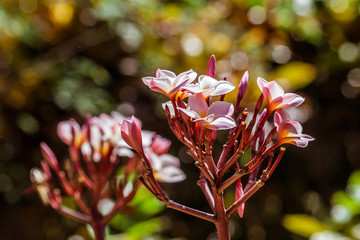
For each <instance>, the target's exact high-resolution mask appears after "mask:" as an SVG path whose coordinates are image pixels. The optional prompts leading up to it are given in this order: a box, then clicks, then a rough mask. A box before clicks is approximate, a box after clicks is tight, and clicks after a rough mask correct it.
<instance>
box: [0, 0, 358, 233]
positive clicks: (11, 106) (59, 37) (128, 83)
mask: <svg viewBox="0 0 360 240" xmlns="http://www.w3.org/2000/svg"><path fill="white" fill-rule="evenodd" d="M359 11H360V5H359V1H357V0H354V1H343V2H342V1H339V3H336V1H311V0H308V1H282V0H279V1H272V0H269V1H260V0H259V1H235V0H233V1H231V0H228V1H226V0H217V1H205V0H198V1H187V0H182V1H160V0H149V1H145V0H137V1H125V0H118V1H115V0H102V1H100V0H97V1H95V0H94V1H90V0H78V1H75V0H73V1H66V0H60V1H50V0H48V1H47V0H29V1H23V0H18V1H15V0H5V1H1V3H0V213H1V218H0V236H1V237H0V238H1V239H4V240H7V239H9V240H10V239H67V237H68V236H70V235H72V234H74V233H75V231H76V229H77V228H79V227H80V225H79V224H75V223H72V222H70V223H69V222H67V221H66V220H64V218H62V217H60V216H58V215H57V213H55V211H53V210H52V209H51V208H50V207H45V206H43V205H42V204H41V201H40V199H39V198H38V196H37V195H36V194H35V193H33V194H30V195H24V194H23V193H24V191H25V190H26V189H27V188H29V187H30V186H31V183H30V180H29V177H28V175H29V174H28V172H29V171H30V169H31V168H32V167H35V166H39V162H40V160H41V155H40V151H39V143H40V142H41V141H45V142H47V143H48V145H50V146H51V148H52V149H55V153H56V154H57V156H58V158H59V159H61V158H62V156H65V152H64V149H65V148H64V146H63V145H62V143H61V142H60V141H59V139H58V138H57V136H56V124H57V122H59V121H61V120H66V119H69V118H75V119H76V120H78V121H79V122H82V121H83V120H82V119H83V117H84V116H85V115H86V113H88V112H89V113H92V114H94V115H98V114H100V113H101V112H105V113H110V112H111V111H112V110H118V111H120V112H122V113H124V114H126V115H132V114H134V115H135V116H136V117H138V118H139V119H141V121H142V123H143V128H144V129H148V130H153V131H156V132H158V133H159V134H161V135H163V136H166V137H167V138H170V139H171V140H173V145H172V148H171V152H172V154H174V155H179V157H180V159H181V160H182V169H183V170H184V172H186V174H187V176H188V177H187V180H185V181H184V182H182V183H176V184H166V185H164V186H165V188H166V189H167V192H168V193H169V195H170V196H171V197H172V198H173V199H175V200H177V201H178V202H181V203H184V204H186V205H190V206H193V207H198V208H200V209H203V210H206V209H207V208H206V205H205V203H204V200H203V198H202V195H201V192H200V191H199V189H198V187H197V186H196V184H195V183H196V182H195V181H196V180H197V172H196V168H195V167H194V166H193V163H192V162H191V161H190V160H189V158H188V157H187V156H186V154H184V148H183V147H182V146H181V145H180V143H179V141H177V140H176V139H175V137H174V136H173V135H172V133H171V132H170V129H169V128H168V126H167V121H166V119H165V118H164V117H165V114H164V113H163V112H162V109H161V104H160V103H162V102H164V101H165V100H166V99H165V98H164V97H163V96H160V94H156V93H152V92H151V91H150V90H149V89H148V88H147V87H146V86H145V85H143V84H142V81H141V77H144V76H152V75H154V74H155V71H156V69H157V68H158V67H159V68H162V69H169V70H172V71H174V72H176V73H180V72H183V71H186V70H188V69H190V68H192V69H194V70H195V71H197V72H198V73H199V75H200V74H205V73H206V66H207V62H208V59H209V57H210V56H211V55H212V54H215V55H216V57H217V60H218V65H217V66H218V71H217V74H218V78H219V79H220V78H222V77H224V76H227V78H228V79H229V80H230V81H232V82H233V83H234V84H236V83H237V82H238V81H239V80H240V78H241V76H242V74H243V72H244V71H245V70H248V71H249V73H250V81H251V82H250V86H249V90H248V91H249V92H248V93H247V94H248V97H247V98H246V99H245V100H246V102H247V103H251V102H253V101H255V99H256V98H255V96H256V95H257V94H258V93H259V91H258V90H257V87H256V84H255V82H256V78H257V77H258V76H261V77H263V78H265V79H267V80H276V79H277V80H278V82H279V83H280V84H281V85H282V86H283V87H284V88H285V89H286V91H296V92H297V93H298V94H300V95H302V96H303V97H305V99H306V103H305V104H304V105H303V107H302V108H301V111H300V112H298V114H297V118H299V119H300V120H302V121H303V127H304V132H305V133H307V134H310V135H311V136H313V137H315V139H316V140H315V141H314V142H311V143H310V144H309V146H308V147H307V148H305V149H300V148H296V147H293V146H292V147H289V148H288V149H287V151H286V153H285V156H284V158H283V160H282V161H281V164H280V165H279V166H278V168H277V169H276V171H275V173H274V175H273V176H272V177H271V179H270V180H269V181H268V182H267V184H266V186H265V187H264V188H262V189H261V190H260V191H259V192H258V193H256V194H255V196H253V197H252V198H251V199H250V200H249V201H248V202H247V203H246V209H245V216H244V218H243V219H241V220H240V219H239V218H238V217H234V218H233V221H232V223H231V229H233V230H232V231H233V235H234V239H249V240H252V239H254V240H255V239H256V240H262V239H304V238H303V237H300V236H298V235H296V234H294V233H290V232H289V231H287V230H286V229H285V228H284V227H283V224H282V219H283V217H284V216H285V215H286V214H294V213H304V214H309V215H314V216H315V217H316V218H317V219H320V220H324V219H326V218H327V216H329V207H330V206H331V200H330V199H331V196H332V194H333V193H334V192H335V191H337V190H340V189H344V188H345V185H346V181H347V179H348V177H349V175H350V173H351V172H353V171H354V170H356V169H358V168H359V165H360V161H359V154H360V130H359V126H360V119H359V118H360V114H359V113H360V109H359V107H360V106H359V103H360V101H359V89H360V88H359V87H360V67H359V63H360V57H359V55H360V31H359V24H360V17H359ZM233 197H234V194H233V193H229V194H228V195H227V198H228V199H230V200H231V199H232V198H233ZM309 199H310V200H309ZM311 199H312V200H311ZM314 199H315V200H314ZM230 200H229V201H230ZM315 205H316V206H318V210H316V211H314V206H315ZM162 214H163V215H164V216H165V217H167V218H168V219H169V220H171V223H172V224H170V225H169V226H168V228H167V230H165V231H164V232H163V235H164V236H167V237H169V238H174V237H185V238H188V239H214V234H213V232H214V228H213V226H212V225H211V224H210V223H206V222H203V221H202V220H198V219H194V218H193V217H190V216H187V215H184V214H182V213H178V212H175V211H173V210H165V211H164V212H163V213H162Z"/></svg>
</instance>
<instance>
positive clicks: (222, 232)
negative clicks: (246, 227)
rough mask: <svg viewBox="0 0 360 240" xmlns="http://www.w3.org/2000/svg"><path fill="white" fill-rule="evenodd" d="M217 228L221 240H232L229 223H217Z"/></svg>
mask: <svg viewBox="0 0 360 240" xmlns="http://www.w3.org/2000/svg"><path fill="white" fill-rule="evenodd" d="M215 227H216V230H217V232H218V236H219V240H230V233H229V222H228V221H226V222H225V221H221V222H217V223H215Z"/></svg>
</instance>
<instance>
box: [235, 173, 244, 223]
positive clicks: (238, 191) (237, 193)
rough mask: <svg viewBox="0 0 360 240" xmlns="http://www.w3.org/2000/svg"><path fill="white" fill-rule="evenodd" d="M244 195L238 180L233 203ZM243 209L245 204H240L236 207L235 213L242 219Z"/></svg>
mask: <svg viewBox="0 0 360 240" xmlns="http://www.w3.org/2000/svg"><path fill="white" fill-rule="evenodd" d="M243 195H244V190H243V188H242V184H241V178H239V179H238V180H237V181H236V190H235V201H237V200H239V199H241V197H242V196H243ZM244 209H245V203H243V204H241V205H240V207H238V209H237V212H238V214H239V216H240V217H241V218H242V217H243V215H244Z"/></svg>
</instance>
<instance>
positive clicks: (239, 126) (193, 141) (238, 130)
mask: <svg viewBox="0 0 360 240" xmlns="http://www.w3.org/2000/svg"><path fill="white" fill-rule="evenodd" d="M215 75H216V61H215V57H214V56H212V57H211V58H210V61H209V65H208V69H207V74H206V75H201V76H199V77H198V78H197V81H195V80H196V77H197V73H195V72H194V71H192V70H189V71H186V72H183V73H181V74H179V75H176V74H175V73H173V72H171V71H168V70H160V69H158V70H157V72H156V76H155V77H145V78H143V79H142V80H143V82H144V84H146V85H147V86H148V87H149V88H150V89H151V90H153V91H155V92H159V93H162V94H164V95H166V96H167V97H168V98H169V102H166V103H164V104H163V106H164V109H165V112H166V116H167V119H168V122H169V126H170V128H171V130H172V131H173V133H174V134H175V135H176V137H177V138H178V139H179V140H180V141H181V142H182V143H183V144H185V145H186V146H187V147H188V154H189V155H190V156H191V157H192V158H193V159H194V161H195V165H196V166H197V167H198V169H199V174H200V177H199V181H198V185H199V186H200V188H201V190H202V191H203V193H204V196H205V197H206V199H207V201H208V203H209V206H210V207H211V209H212V213H206V212H203V211H199V210H197V209H193V208H190V207H187V206H184V205H182V204H179V203H176V202H174V201H172V200H170V199H169V198H168V197H167V196H166V195H165V194H164V192H163V190H162V189H161V187H160V186H159V184H158V183H157V181H156V179H155V178H154V174H152V172H153V168H154V167H153V166H152V164H151V161H150V160H149V159H148V157H147V155H146V154H145V149H144V148H143V146H142V145H141V129H140V127H139V124H138V122H137V120H136V119H134V118H133V119H132V120H131V121H129V122H128V123H129V125H127V126H126V127H125V126H124V127H123V128H122V136H123V139H124V140H125V141H126V142H127V143H128V144H129V145H130V146H131V147H133V148H134V149H135V150H136V151H137V152H138V153H139V155H140V156H141V158H142V159H143V161H144V165H145V167H146V169H147V172H148V174H147V176H146V178H145V179H144V178H143V179H141V180H142V182H143V183H144V185H145V186H146V187H147V188H148V189H149V190H150V192H151V193H153V194H154V196H156V197H157V198H158V199H159V200H160V201H162V202H164V203H166V204H167V206H168V207H170V208H174V209H177V210H179V211H182V212H185V213H188V214H191V215H193V216H196V217H199V218H202V219H205V220H208V221H210V222H213V223H214V224H215V225H216V228H217V230H218V234H219V238H220V239H230V236H229V233H228V222H229V218H230V217H231V216H232V215H233V214H234V213H235V212H236V211H238V213H239V215H240V217H242V216H243V211H244V204H245V201H246V200H248V199H249V197H251V196H252V195H253V194H254V193H255V192H256V191H257V190H258V189H260V188H261V187H262V186H263V185H264V182H265V181H266V180H267V179H268V178H269V177H270V176H271V175H272V173H273V172H274V170H275V168H276V166H277V165H278V163H279V161H280V159H281V158H282V156H283V154H284V151H285V148H284V147H283V145H284V144H292V145H296V146H299V147H306V146H307V144H308V142H309V141H312V140H313V138H312V137H311V136H309V135H306V134H303V133H302V126H301V125H300V123H299V122H297V121H293V120H291V119H290V115H289V114H288V113H287V112H286V110H285V109H287V108H294V107H297V106H299V105H300V104H301V103H303V101H304V98H303V97H301V96H299V95H297V94H294V93H285V92H284V90H283V89H282V88H281V86H280V85H278V84H277V83H276V82H275V81H271V82H267V81H266V80H264V79H262V78H258V79H257V84H258V86H259V88H260V90H261V92H262V94H261V95H260V97H259V98H258V100H257V103H256V105H255V108H254V109H253V111H252V113H251V114H250V112H248V109H247V108H245V107H241V100H242V99H243V97H244V95H245V92H246V89H247V85H248V79H249V75H248V73H247V72H245V74H244V75H243V77H242V79H241V81H240V83H239V86H238V95H237V99H236V103H235V104H233V103H230V102H226V101H224V99H225V96H226V94H228V93H230V92H231V91H233V90H235V86H234V85H233V84H231V83H230V82H228V81H227V80H226V79H224V80H220V81H219V80H216V79H215ZM264 100H265V101H266V103H267V107H265V108H264V107H263V101H264ZM271 119H273V121H270V120H271ZM266 125H269V126H270V127H265V126H266ZM271 125H272V127H271ZM219 130H227V131H228V133H229V134H228V138H227V141H226V143H225V144H224V145H223V149H222V152H221V154H220V157H219V158H218V159H215V158H214V154H213V149H214V143H215V140H216V138H217V133H218V131H219ZM246 149H250V150H251V159H249V160H248V161H247V163H245V164H243V165H240V163H239V160H240V158H241V157H242V156H243V154H244V152H245V150H246ZM235 183H236V194H235V196H236V199H235V201H234V203H233V204H232V205H231V206H229V207H228V208H226V207H225V206H224V202H223V192H224V191H225V190H226V189H227V188H228V187H229V186H231V185H232V184H235ZM243 186H245V187H243Z"/></svg>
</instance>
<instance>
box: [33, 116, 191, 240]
mask: <svg viewBox="0 0 360 240" xmlns="http://www.w3.org/2000/svg"><path fill="white" fill-rule="evenodd" d="M132 119H133V118H132ZM132 119H126V118H125V117H124V116H123V115H121V114H120V113H117V112H112V114H111V115H107V114H101V115H100V116H99V117H92V116H88V117H87V118H86V121H85V123H84V124H83V125H82V126H80V125H79V124H78V123H77V122H76V121H75V120H73V119H71V120H69V121H64V122H60V123H59V124H58V128H57V132H58V136H59V137H60V139H61V140H62V141H63V142H64V143H65V144H66V145H67V146H68V152H69V158H68V159H66V160H65V161H64V164H63V167H62V166H60V164H59V162H58V160H57V158H56V156H55V154H54V153H53V151H52V150H51V149H50V148H49V147H48V145H47V144H46V143H44V142H43V143H41V144H40V146H41V152H42V155H43V157H44V160H43V161H42V162H41V168H33V169H32V170H31V174H30V177H31V180H32V182H33V187H32V189H34V190H36V191H37V192H38V193H39V196H40V198H41V199H42V201H43V202H44V203H45V204H49V205H50V206H51V207H52V208H53V209H55V210H56V211H57V212H59V213H61V214H63V215H66V216H68V217H70V218H72V219H75V220H77V221H80V222H83V223H86V224H89V225H90V226H91V227H92V229H93V230H94V233H95V236H96V239H98V240H99V239H104V229H105V226H106V225H107V223H108V222H109V221H110V220H111V219H112V217H113V216H114V215H115V214H116V213H118V212H119V210H121V209H122V208H124V207H125V206H126V205H127V204H128V203H129V202H130V201H131V200H132V198H133V197H134V195H135V193H136V191H137V189H138V187H139V184H140V181H138V178H137V176H142V175H145V176H146V175H147V170H146V169H144V167H143V161H142V160H141V158H139V155H138V154H134V152H133V150H132V149H131V148H130V147H129V145H128V144H127V143H126V142H129V139H123V138H122V137H121V131H120V128H121V127H122V128H126V127H127V126H128V125H129V124H128V123H129V122H131V121H132ZM136 127H140V124H139V123H138V126H136ZM129 130H130V131H132V129H129ZM124 140H126V141H124ZM134 140H135V141H140V145H141V146H142V148H141V151H143V154H144V156H146V157H147V159H149V161H150V164H151V165H152V166H154V168H153V171H152V174H153V176H154V179H156V181H160V182H177V181H181V180H183V179H184V178H185V175H184V173H183V172H182V171H181V170H180V168H179V167H180V162H179V160H178V159H177V158H175V157H173V156H171V155H169V154H167V152H168V149H169V147H170V144H171V142H170V141H169V140H167V139H165V138H162V137H160V136H159V135H156V134H155V133H154V132H149V131H143V133H142V137H140V140H139V139H136V138H134ZM132 147H133V148H134V149H135V150H139V149H137V148H136V147H135V146H132ZM56 183H58V184H56ZM58 185H59V186H58ZM60 189H62V190H63V192H61V190H60ZM65 195H67V196H68V197H70V198H71V199H73V201H74V202H75V203H76V205H77V207H78V208H77V209H70V208H68V207H66V206H65V205H63V204H62V198H63V196H65ZM86 196H87V197H86ZM89 196H90V197H89ZM103 200H107V201H108V202H109V201H110V202H111V203H112V205H111V206H112V207H111V209H110V210H107V211H102V210H101V203H102V201H103Z"/></svg>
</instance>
